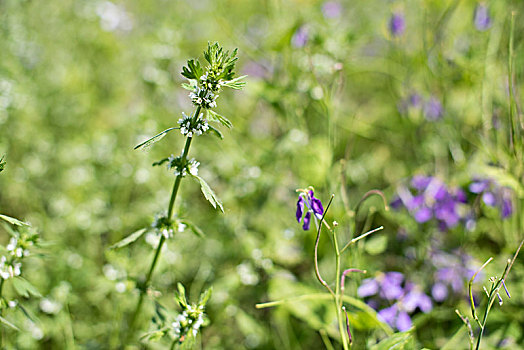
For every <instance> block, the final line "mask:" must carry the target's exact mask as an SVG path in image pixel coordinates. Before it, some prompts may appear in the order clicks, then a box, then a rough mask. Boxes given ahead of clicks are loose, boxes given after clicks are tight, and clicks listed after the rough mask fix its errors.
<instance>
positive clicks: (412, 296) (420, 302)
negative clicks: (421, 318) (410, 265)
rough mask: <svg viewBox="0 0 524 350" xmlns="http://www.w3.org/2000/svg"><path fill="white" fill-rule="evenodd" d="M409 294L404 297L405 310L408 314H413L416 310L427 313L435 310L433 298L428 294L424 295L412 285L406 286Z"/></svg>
mask: <svg viewBox="0 0 524 350" xmlns="http://www.w3.org/2000/svg"><path fill="white" fill-rule="evenodd" d="M406 290H408V292H407V294H405V295H404V296H403V297H402V306H403V309H404V310H406V311H407V312H413V311H415V309H416V308H419V309H420V311H422V312H424V313H427V312H430V311H431V309H432V308H433V303H432V302H431V298H430V297H428V296H427V295H426V294H424V293H422V292H421V291H420V289H419V288H418V287H416V286H415V285H414V284H412V283H410V284H407V285H406Z"/></svg>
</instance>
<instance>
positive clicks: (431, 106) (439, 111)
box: [424, 97, 444, 121]
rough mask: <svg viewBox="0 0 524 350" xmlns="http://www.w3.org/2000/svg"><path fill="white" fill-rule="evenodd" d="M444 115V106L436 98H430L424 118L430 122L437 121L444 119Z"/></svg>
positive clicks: (425, 106) (425, 107) (425, 108)
mask: <svg viewBox="0 0 524 350" xmlns="http://www.w3.org/2000/svg"><path fill="white" fill-rule="evenodd" d="M443 115H444V109H443V108H442V104H441V103H440V101H439V100H438V99H437V98H436V97H430V99H429V100H428V101H427V102H426V103H425V105H424V116H425V117H426V119H427V120H429V121H436V120H439V119H440V118H442V116H443Z"/></svg>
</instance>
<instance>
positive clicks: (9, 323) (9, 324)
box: [0, 316, 20, 332]
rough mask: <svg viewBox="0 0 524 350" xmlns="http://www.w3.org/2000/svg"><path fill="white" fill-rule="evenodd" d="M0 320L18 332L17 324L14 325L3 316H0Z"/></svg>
mask: <svg viewBox="0 0 524 350" xmlns="http://www.w3.org/2000/svg"><path fill="white" fill-rule="evenodd" d="M0 322H1V323H3V324H5V325H6V326H7V327H9V328H12V329H14V330H15V331H18V332H20V329H18V327H17V326H15V325H14V324H12V323H11V322H9V321H8V320H6V319H5V318H3V317H2V316H0Z"/></svg>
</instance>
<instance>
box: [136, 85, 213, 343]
mask: <svg viewBox="0 0 524 350" xmlns="http://www.w3.org/2000/svg"><path fill="white" fill-rule="evenodd" d="M206 93H207V91H206ZM201 109H202V107H201V106H198V107H197V109H196V111H195V114H194V115H193V118H192V124H193V123H195V122H196V120H197V119H198V115H199V114H200V111H201ZM192 140H193V138H192V137H188V138H187V139H186V144H185V146H184V150H183V151H182V166H185V164H186V162H187V155H188V154H189V147H191V141H192ZM182 177H183V175H182V172H180V174H179V175H177V177H176V179H175V183H174V184H173V190H172V192H171V198H170V199H169V207H168V210H167V218H168V220H171V218H172V217H173V211H174V208H175V200H176V197H177V194H178V189H179V188H180V182H181V181H182ZM165 241H166V238H165V237H164V236H161V237H160V241H159V242H158V246H157V247H156V251H155V255H154V257H153V261H152V262H151V266H150V267H149V271H148V273H147V275H146V279H145V281H144V284H143V288H140V295H139V297H138V302H137V304H136V308H135V312H133V316H132V317H131V322H130V323H129V330H128V333H127V334H128V335H127V338H126V343H127V342H128V341H129V340H130V339H131V337H132V334H133V333H134V330H135V325H136V319H137V317H138V315H139V314H140V311H141V309H142V304H143V303H144V294H145V292H146V290H147V287H148V286H149V283H150V282H151V278H152V276H153V271H154V270H155V267H156V265H157V262H158V258H159V257H160V252H161V250H162V247H163V246H164V243H165Z"/></svg>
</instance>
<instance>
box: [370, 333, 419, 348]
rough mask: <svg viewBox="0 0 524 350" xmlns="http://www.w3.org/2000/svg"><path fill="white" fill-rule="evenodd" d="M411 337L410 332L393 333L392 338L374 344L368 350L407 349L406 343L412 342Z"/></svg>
mask: <svg viewBox="0 0 524 350" xmlns="http://www.w3.org/2000/svg"><path fill="white" fill-rule="evenodd" d="M412 338H413V335H412V334H411V332H410V331H407V332H399V333H395V334H393V335H392V336H390V337H388V338H386V339H384V340H382V341H381V342H380V343H378V344H375V345H374V346H372V347H371V348H370V350H403V349H411V348H408V347H407V346H408V343H409V342H410V341H411V340H412Z"/></svg>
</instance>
